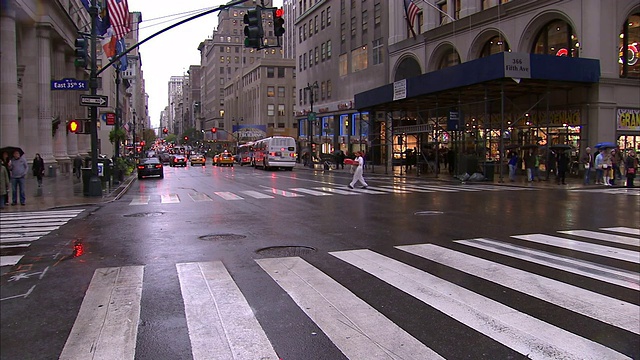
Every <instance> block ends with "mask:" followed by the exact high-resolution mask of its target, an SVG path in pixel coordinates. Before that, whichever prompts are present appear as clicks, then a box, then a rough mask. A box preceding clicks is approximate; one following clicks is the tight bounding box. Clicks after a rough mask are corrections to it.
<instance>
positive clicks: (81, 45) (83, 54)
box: [73, 38, 89, 69]
mask: <svg viewBox="0 0 640 360" xmlns="http://www.w3.org/2000/svg"><path fill="white" fill-rule="evenodd" d="M75 46H76V49H75V52H74V54H75V56H76V59H75V60H74V62H73V63H74V64H75V66H76V67H77V68H84V69H86V68H87V65H89V51H88V45H87V39H85V38H77V39H76V42H75Z"/></svg>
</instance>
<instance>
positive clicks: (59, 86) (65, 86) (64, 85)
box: [51, 78, 89, 90]
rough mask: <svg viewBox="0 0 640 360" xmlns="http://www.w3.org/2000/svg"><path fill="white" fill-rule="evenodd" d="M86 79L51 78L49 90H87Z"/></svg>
mask: <svg viewBox="0 0 640 360" xmlns="http://www.w3.org/2000/svg"><path fill="white" fill-rule="evenodd" d="M88 88H89V85H88V81H86V80H77V79H70V78H68V79H62V80H51V90H87V89H88Z"/></svg>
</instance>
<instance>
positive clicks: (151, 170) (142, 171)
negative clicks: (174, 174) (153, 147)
mask: <svg viewBox="0 0 640 360" xmlns="http://www.w3.org/2000/svg"><path fill="white" fill-rule="evenodd" d="M136 168H137V169H138V179H142V178H144V177H148V176H159V177H160V178H161V179H162V178H163V177H164V166H163V165H162V162H161V161H160V159H158V158H156V157H151V158H142V159H140V161H139V162H138V165H137V166H136Z"/></svg>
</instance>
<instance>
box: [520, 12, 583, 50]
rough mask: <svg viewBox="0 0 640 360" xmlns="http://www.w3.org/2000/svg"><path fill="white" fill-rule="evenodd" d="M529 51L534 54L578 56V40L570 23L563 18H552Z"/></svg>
mask: <svg viewBox="0 0 640 360" xmlns="http://www.w3.org/2000/svg"><path fill="white" fill-rule="evenodd" d="M531 52H532V53H534V54H545V55H556V56H570V57H578V56H580V42H578V37H577V36H576V34H575V33H574V32H573V29H572V28H571V25H569V24H567V23H566V22H565V21H564V20H554V21H552V22H550V23H548V24H547V25H545V26H544V27H543V28H542V29H541V30H540V32H538V36H536V42H535V43H534V44H533V49H531Z"/></svg>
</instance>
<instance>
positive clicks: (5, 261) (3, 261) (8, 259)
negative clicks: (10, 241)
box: [0, 255, 24, 267]
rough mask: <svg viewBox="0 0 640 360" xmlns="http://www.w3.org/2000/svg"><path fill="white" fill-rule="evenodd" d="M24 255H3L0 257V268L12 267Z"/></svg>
mask: <svg viewBox="0 0 640 360" xmlns="http://www.w3.org/2000/svg"><path fill="white" fill-rule="evenodd" d="M23 256H24V255H5V256H0V267H2V266H13V265H15V264H17V263H18V261H20V259H22V257H23Z"/></svg>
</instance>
